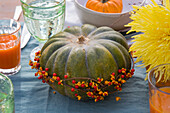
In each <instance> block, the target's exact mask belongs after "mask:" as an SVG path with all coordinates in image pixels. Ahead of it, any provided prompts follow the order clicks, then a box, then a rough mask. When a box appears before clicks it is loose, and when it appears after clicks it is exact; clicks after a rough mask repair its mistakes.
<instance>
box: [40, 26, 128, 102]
mask: <svg viewBox="0 0 170 113" xmlns="http://www.w3.org/2000/svg"><path fill="white" fill-rule="evenodd" d="M40 66H41V67H42V68H43V69H45V68H48V69H49V71H48V74H49V75H50V76H51V77H52V74H53V73H57V76H59V77H60V78H61V79H64V75H66V74H67V75H68V78H73V77H74V78H75V77H87V78H92V79H96V80H97V78H98V77H100V78H103V79H104V80H110V74H111V73H113V72H114V73H115V76H117V75H118V69H121V68H126V69H130V68H131V57H130V55H129V53H128V44H127V42H126V39H125V38H124V36H123V35H121V34H120V33H119V32H116V31H114V30H113V29H111V28H109V27H99V28H97V27H95V26H93V25H89V24H84V25H83V26H81V27H78V26H73V27H70V28H66V29H65V30H64V31H63V32H60V33H58V34H56V35H55V36H53V37H51V38H49V40H48V41H47V42H46V43H45V45H44V46H43V48H42V50H41V58H40ZM77 81H81V80H77ZM65 83H66V84H68V85H70V86H73V84H72V81H67V82H65ZM48 84H49V85H50V86H51V87H52V88H53V89H55V90H57V91H58V92H59V93H61V94H63V95H66V96H69V97H71V98H76V97H75V96H74V95H75V92H71V88H70V87H68V86H66V85H64V86H62V85H58V84H57V82H54V83H48ZM108 90H109V91H113V89H108ZM79 94H80V95H81V97H82V100H87V99H88V97H87V96H86V94H85V93H84V92H82V91H79Z"/></svg>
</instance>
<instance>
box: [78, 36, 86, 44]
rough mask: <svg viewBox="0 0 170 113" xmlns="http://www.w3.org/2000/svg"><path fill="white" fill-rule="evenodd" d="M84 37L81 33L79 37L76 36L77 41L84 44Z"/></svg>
mask: <svg viewBox="0 0 170 113" xmlns="http://www.w3.org/2000/svg"><path fill="white" fill-rule="evenodd" d="M85 40H86V39H85V37H84V36H83V35H81V36H80V37H78V41H77V42H78V43H79V44H84V41H85Z"/></svg>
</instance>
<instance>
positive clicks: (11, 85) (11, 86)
mask: <svg viewBox="0 0 170 113" xmlns="http://www.w3.org/2000/svg"><path fill="white" fill-rule="evenodd" d="M0 76H2V77H4V78H6V79H7V80H8V81H9V83H10V92H9V94H7V97H6V98H5V99H3V100H2V101H1V102H0V103H5V100H6V99H9V98H10V95H13V92H14V87H13V84H12V81H11V79H9V77H8V76H6V75H4V74H2V73H0Z"/></svg>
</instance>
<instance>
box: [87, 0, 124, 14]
mask: <svg viewBox="0 0 170 113" xmlns="http://www.w3.org/2000/svg"><path fill="white" fill-rule="evenodd" d="M86 7H87V8H89V9H91V10H94V11H97V12H102V13H121V12H122V9H123V4H122V0H88V1H87V3H86Z"/></svg>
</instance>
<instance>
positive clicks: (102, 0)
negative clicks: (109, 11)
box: [100, 0, 108, 3]
mask: <svg viewBox="0 0 170 113" xmlns="http://www.w3.org/2000/svg"><path fill="white" fill-rule="evenodd" d="M107 1H108V0H101V1H100V2H101V3H106V2H107Z"/></svg>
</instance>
